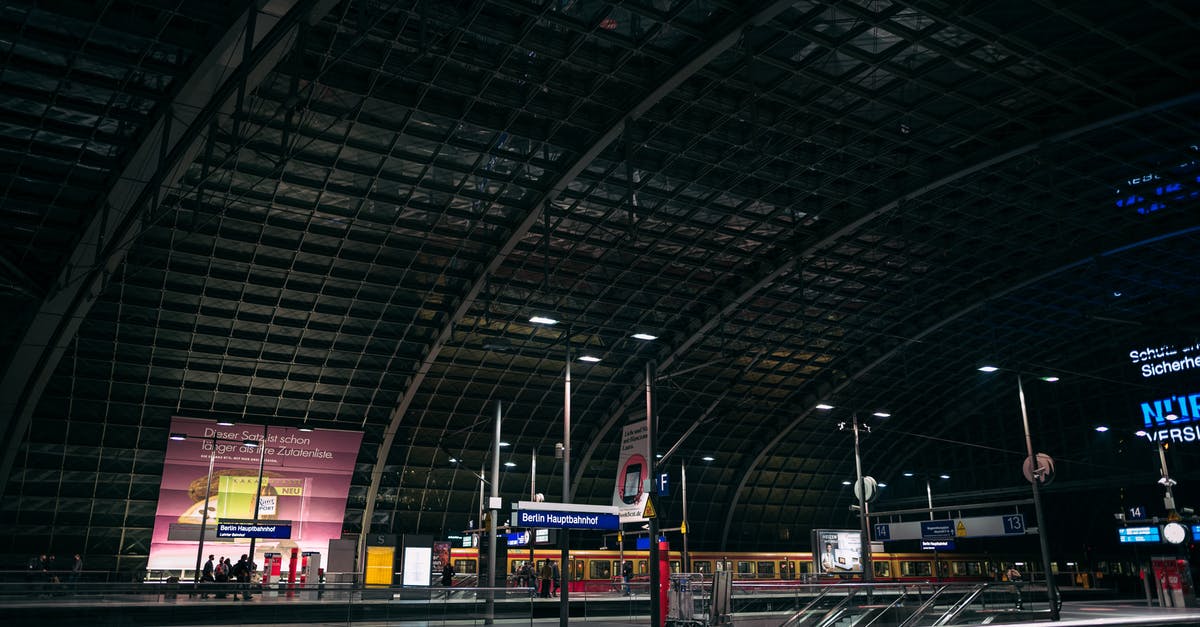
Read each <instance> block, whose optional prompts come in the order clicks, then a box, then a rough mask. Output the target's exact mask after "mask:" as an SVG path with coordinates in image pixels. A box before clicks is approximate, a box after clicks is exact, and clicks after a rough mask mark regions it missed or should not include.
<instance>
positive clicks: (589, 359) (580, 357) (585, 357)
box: [579, 355, 600, 364]
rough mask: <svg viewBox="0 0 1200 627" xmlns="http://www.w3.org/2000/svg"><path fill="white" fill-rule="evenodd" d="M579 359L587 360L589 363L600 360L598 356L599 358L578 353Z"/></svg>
mask: <svg viewBox="0 0 1200 627" xmlns="http://www.w3.org/2000/svg"><path fill="white" fill-rule="evenodd" d="M579 361H586V362H588V363H590V364H594V363H596V362H598V361H600V358H599V357H596V356H594V355H580V356H579Z"/></svg>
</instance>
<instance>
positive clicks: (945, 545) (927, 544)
mask: <svg viewBox="0 0 1200 627" xmlns="http://www.w3.org/2000/svg"><path fill="white" fill-rule="evenodd" d="M955 548H956V545H955V544H954V540H921V550H922V551H953V550H954V549H955Z"/></svg>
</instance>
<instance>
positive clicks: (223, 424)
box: [217, 420, 233, 427]
mask: <svg viewBox="0 0 1200 627" xmlns="http://www.w3.org/2000/svg"><path fill="white" fill-rule="evenodd" d="M217 426H218V427H232V426H233V423H232V422H229V421H228V420H218V421H217Z"/></svg>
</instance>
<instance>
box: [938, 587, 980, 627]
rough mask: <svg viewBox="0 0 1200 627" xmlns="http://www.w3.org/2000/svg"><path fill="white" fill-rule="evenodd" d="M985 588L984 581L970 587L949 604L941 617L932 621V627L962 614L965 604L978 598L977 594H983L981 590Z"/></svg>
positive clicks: (969, 603)
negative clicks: (968, 590)
mask: <svg viewBox="0 0 1200 627" xmlns="http://www.w3.org/2000/svg"><path fill="white" fill-rule="evenodd" d="M986 589H987V584H985V583H981V584H979V585H977V586H975V587H974V588H972V589H971V591H970V592H968V593H967V594H964V595H963V596H962V598H961V599H959V600H958V601H956V602H955V603H954V605H951V606H950V609H948V610H946V613H945V614H942V615H941V617H939V618H938V619H937V620H935V621H933V624H934V627H937V626H939V625H949V624H951V621H953V620H954V619H956V618H958V615H959V614H962V613H963V610H965V609H967V606H969V605H971V604H972V603H974V602H975V599H978V598H979V595H980V594H983V591H984V590H986Z"/></svg>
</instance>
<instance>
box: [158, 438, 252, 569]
mask: <svg viewBox="0 0 1200 627" xmlns="http://www.w3.org/2000/svg"><path fill="white" fill-rule="evenodd" d="M169 437H170V439H171V440H174V441H176V442H182V441H184V440H187V439H189V438H191V437H195V436H189V435H188V434H186V433H172V434H171V435H170V436H169ZM199 439H200V440H201V441H202V442H208V443H209V452H208V474H207V475H206V479H205V484H204V505H203V506H202V507H201V508H200V509H201V514H200V538H199V541H198V542H197V544H196V570H195V573H194V575H193V576H192V587H193V589H198V588H199V586H200V564H201V562H202V561H203V559H204V535H205V533H206V532H207V531H208V508H209V506H210V504H211V503H212V476H213V468H214V467H215V466H216V463H217V442H233V443H235V444H241V445H242V446H248V447H255V446H258V442H256V441H254V440H234V439H231V438H222V437H220V436H218V435H216V434H215V433H214V434H213V435H210V436H204V437H202V438H199ZM259 490H260V491H261V490H262V475H261V474H260V475H259ZM255 509H256V512H257V505H256V506H255Z"/></svg>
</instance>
